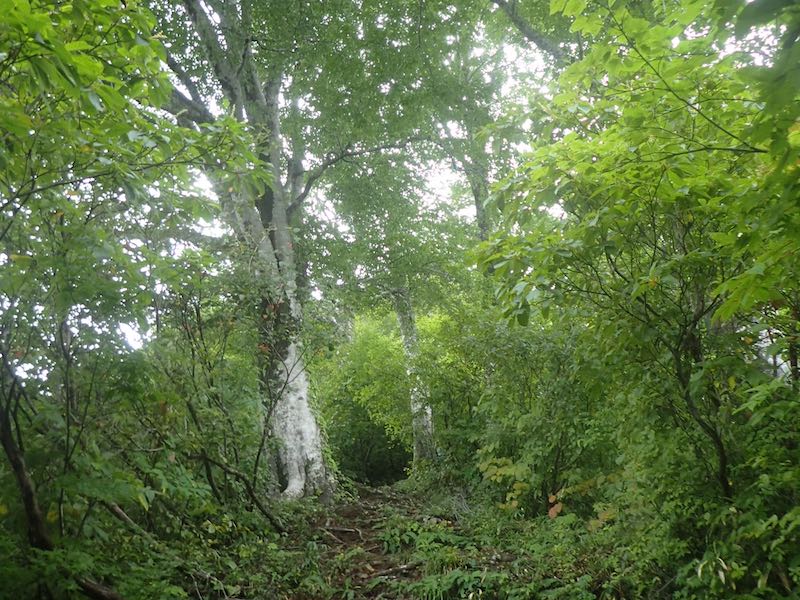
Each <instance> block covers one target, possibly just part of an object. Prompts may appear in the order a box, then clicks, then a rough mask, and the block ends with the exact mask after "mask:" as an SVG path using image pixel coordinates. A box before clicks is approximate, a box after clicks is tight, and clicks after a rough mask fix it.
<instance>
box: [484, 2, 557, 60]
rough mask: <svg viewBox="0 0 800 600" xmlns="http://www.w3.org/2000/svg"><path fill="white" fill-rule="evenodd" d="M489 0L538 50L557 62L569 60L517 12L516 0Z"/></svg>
mask: <svg viewBox="0 0 800 600" xmlns="http://www.w3.org/2000/svg"><path fill="white" fill-rule="evenodd" d="M491 2H492V3H493V4H495V5H497V6H498V7H499V8H500V9H501V10H502V11H503V12H504V13H506V16H507V17H508V18H509V20H510V21H511V22H512V23H513V24H514V27H516V28H517V31H519V32H520V33H521V34H522V36H523V37H524V38H525V39H526V40H528V41H529V42H530V43H532V44H533V45H534V46H536V47H537V48H539V50H542V51H543V52H547V53H548V54H549V55H550V56H552V57H553V58H555V59H556V61H557V62H559V63H568V62H569V59H568V57H567V55H566V54H565V53H564V51H563V50H562V49H561V48H559V46H558V44H556V43H555V42H553V41H552V40H550V39H549V38H547V37H546V36H545V35H544V34H543V33H541V32H539V31H536V30H535V29H534V28H533V27H532V26H531V24H530V23H529V22H528V21H526V20H525V19H524V18H523V17H522V16H521V15H520V14H519V13H518V12H517V6H516V2H514V3H513V4H509V2H508V1H507V0H491Z"/></svg>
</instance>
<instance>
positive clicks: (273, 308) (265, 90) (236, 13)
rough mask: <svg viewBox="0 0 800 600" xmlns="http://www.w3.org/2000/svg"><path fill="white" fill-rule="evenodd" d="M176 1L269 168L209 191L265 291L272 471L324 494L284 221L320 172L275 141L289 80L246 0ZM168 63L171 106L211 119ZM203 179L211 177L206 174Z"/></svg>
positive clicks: (181, 73)
mask: <svg viewBox="0 0 800 600" xmlns="http://www.w3.org/2000/svg"><path fill="white" fill-rule="evenodd" d="M182 4H183V8H184V9H185V10H186V13H187V15H188V17H189V18H190V20H191V23H192V25H193V29H194V33H195V34H196V36H197V37H196V39H197V42H198V45H199V50H200V51H201V52H202V53H203V54H204V57H205V59H206V60H207V61H208V64H209V66H210V71H211V73H209V74H208V75H209V77H211V78H213V79H215V80H216V83H217V84H218V86H219V89H220V90H221V91H222V93H223V94H224V96H225V98H226V100H227V101H228V103H229V105H230V107H231V110H232V113H233V116H235V117H236V118H237V119H239V120H240V121H243V122H246V123H247V124H248V125H249V127H250V128H251V129H252V130H253V131H254V133H255V137H256V139H257V140H259V142H258V146H257V147H256V149H255V150H256V153H257V155H258V156H259V158H260V159H261V160H262V161H263V163H264V164H265V165H267V168H268V169H270V171H271V172H270V175H271V180H272V183H271V186H270V189H268V190H267V191H266V192H265V193H264V194H261V195H260V196H259V195H257V194H256V193H254V192H253V191H252V190H249V191H248V189H247V188H237V186H235V185H231V183H230V182H228V181H225V180H223V179H222V178H221V177H222V176H220V177H219V178H217V179H218V180H217V181H216V182H215V183H216V185H215V187H216V190H217V194H218V196H219V198H220V203H221V205H222V209H223V214H224V218H225V220H226V221H227V223H228V225H229V226H230V227H231V229H233V231H234V233H235V234H236V236H237V238H238V239H239V241H240V243H242V244H243V245H244V246H245V247H246V248H247V249H248V251H249V253H248V254H249V256H250V257H251V258H252V260H251V261H250V262H249V263H248V269H249V271H250V272H251V274H252V277H253V288H254V289H256V290H262V292H261V293H262V298H261V302H260V304H261V315H260V318H261V332H260V333H261V343H260V345H259V348H258V349H256V348H254V349H253V351H254V352H259V356H260V360H261V362H262V377H261V381H262V387H263V389H264V394H265V395H266V396H267V402H265V405H266V406H267V407H268V410H269V417H270V420H269V426H270V428H271V431H272V433H273V435H274V436H275V437H276V438H277V440H278V444H279V450H278V470H279V472H280V474H281V475H282V476H283V479H284V484H285V485H284V489H283V492H282V495H283V496H284V497H287V498H297V497H300V496H303V495H309V494H317V493H323V494H325V493H327V492H329V491H330V490H331V488H332V486H333V480H332V478H331V477H330V476H329V474H328V471H327V469H326V466H325V462H324V459H323V454H322V437H321V435H320V428H319V425H318V423H317V420H316V417H315V416H314V413H313V411H312V410H311V406H310V403H309V385H308V377H307V374H306V371H305V365H304V361H303V350H302V343H301V341H300V328H301V327H300V326H301V324H302V319H303V314H302V306H301V301H300V298H299V297H298V289H297V287H298V286H297V268H296V264H295V261H296V259H295V255H294V246H293V240H292V229H291V227H290V220H291V215H292V213H293V212H296V211H297V210H298V209H299V207H300V205H301V203H302V201H303V200H304V199H305V197H306V196H307V195H308V193H309V191H310V188H311V185H312V184H313V183H314V181H316V179H318V178H319V177H320V175H321V170H320V172H319V173H316V172H312V173H306V172H305V171H304V170H303V166H302V159H303V157H304V148H303V145H302V142H301V141H300V140H286V139H284V138H283V137H282V134H281V103H280V98H281V93H282V90H283V88H284V85H285V84H286V79H285V76H284V73H283V71H282V69H281V65H280V64H276V65H273V66H270V67H269V68H264V67H257V66H256V60H255V57H254V55H253V51H252V48H251V43H250V42H251V40H250V36H251V33H252V31H253V30H254V24H253V22H252V19H253V16H252V3H251V2H250V1H247V0H244V1H242V2H231V3H230V4H219V3H214V4H213V5H212V4H206V3H202V2H200V0H183V2H182ZM212 6H213V8H212ZM185 58H186V57H185ZM167 62H168V64H169V66H170V68H171V69H172V71H173V73H174V75H175V77H176V78H177V79H178V80H179V81H180V82H181V83H182V84H183V87H184V89H185V90H186V91H185V92H184V91H181V90H175V91H174V93H173V96H172V100H171V103H170V105H169V106H168V110H170V111H171V112H172V113H173V114H175V115H176V117H177V118H178V119H180V120H182V122H184V123H187V124H201V123H208V122H213V121H214V120H215V117H214V116H213V114H212V113H211V110H210V109H209V108H208V106H207V104H208V102H209V101H208V99H206V98H204V97H202V96H201V95H200V93H199V91H198V86H197V85H196V82H195V81H194V80H193V79H192V78H191V77H190V76H188V75H187V73H186V71H185V70H183V69H182V68H181V64H180V60H178V59H177V58H175V57H172V56H168V58H167ZM284 91H285V90H284ZM287 142H288V143H289V144H290V145H291V146H292V148H291V159H290V160H289V161H288V162H287V161H286V160H284V159H283V158H282V156H281V153H282V149H283V148H284V147H285V145H286V143H287ZM325 166H328V165H327V164H326V165H325ZM284 168H285V172H282V169H284ZM209 175H210V177H211V178H212V180H214V179H215V176H214V175H213V173H211V172H210V173H209Z"/></svg>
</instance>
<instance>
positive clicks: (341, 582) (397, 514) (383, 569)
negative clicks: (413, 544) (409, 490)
mask: <svg viewBox="0 0 800 600" xmlns="http://www.w3.org/2000/svg"><path fill="white" fill-rule="evenodd" d="M358 494H359V496H358V498H356V499H353V500H352V501H349V502H346V503H343V504H340V505H339V506H337V507H335V508H334V509H333V510H332V511H331V512H330V513H328V514H326V515H324V516H323V517H322V518H321V519H320V520H319V521H318V523H317V540H318V541H319V543H320V544H321V545H322V547H324V548H326V549H325V550H324V551H323V552H322V553H321V556H320V559H321V561H322V564H321V567H322V571H323V572H324V573H325V575H326V579H327V583H328V584H329V585H330V586H331V588H332V589H333V590H336V592H335V593H334V596H333V597H334V598H354V599H355V598H401V597H404V596H402V595H398V590H399V589H400V588H402V584H403V583H408V582H410V581H413V580H416V579H418V578H419V577H420V576H421V573H420V568H421V566H422V565H421V563H420V561H418V560H408V557H407V556H404V553H403V552H401V551H400V550H401V547H402V545H403V544H404V542H406V541H408V540H406V539H404V536H403V529H404V527H405V528H407V527H408V525H409V524H411V527H410V528H411V529H413V528H414V527H413V524H414V523H417V522H423V521H426V520H428V517H426V516H424V515H423V514H422V512H421V502H420V500H419V499H418V498H415V497H413V496H411V495H408V494H404V493H401V492H398V491H396V490H394V489H392V488H389V487H381V488H373V487H366V486H359V487H358Z"/></svg>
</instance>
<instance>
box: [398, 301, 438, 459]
mask: <svg viewBox="0 0 800 600" xmlns="http://www.w3.org/2000/svg"><path fill="white" fill-rule="evenodd" d="M392 302H393V304H394V309H395V312H396V313H397V322H398V324H399V326H400V336H401V337H402V339H403V350H404V351H405V356H406V372H407V373H408V378H409V381H410V382H411V394H410V396H411V397H410V403H411V429H412V433H413V436H414V462H415V463H416V462H419V461H420V460H433V459H434V458H435V457H436V446H435V444H434V440H433V412H432V411H431V407H430V404H429V403H428V391H427V390H426V389H425V386H424V384H423V383H422V381H421V379H420V377H419V373H417V370H416V367H415V364H416V360H417V356H418V355H419V342H418V337H417V324H416V321H415V319H414V309H413V307H412V305H411V294H410V293H409V291H408V288H407V287H401V288H398V289H395V290H393V292H392Z"/></svg>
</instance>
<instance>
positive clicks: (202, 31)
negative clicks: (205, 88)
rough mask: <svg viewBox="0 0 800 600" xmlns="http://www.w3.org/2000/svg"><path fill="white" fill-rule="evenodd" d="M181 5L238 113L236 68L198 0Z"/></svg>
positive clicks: (240, 91) (238, 87) (240, 98)
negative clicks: (184, 8)
mask: <svg viewBox="0 0 800 600" xmlns="http://www.w3.org/2000/svg"><path fill="white" fill-rule="evenodd" d="M183 5H184V6H185V7H186V11H187V12H188V13H189V17H190V18H191V19H192V23H194V28H195V30H196V31H197V35H198V36H199V38H200V43H201V45H202V46H203V49H204V50H205V54H206V58H207V59H208V61H209V63H211V68H212V69H213V70H214V74H215V75H216V76H217V79H218V80H219V83H220V85H221V86H222V89H223V91H224V92H225V95H226V96H228V99H229V100H230V101H231V104H232V105H233V106H234V108H235V109H236V110H237V113H238V111H239V108H240V107H241V104H242V87H241V84H240V83H239V79H238V77H237V76H236V69H234V68H233V65H231V63H230V62H229V61H228V57H227V53H226V52H225V50H224V49H223V48H222V46H221V45H220V40H219V36H218V34H217V29H216V27H214V25H213V23H212V22H211V19H210V18H209V17H208V14H207V13H206V11H205V9H204V8H203V6H202V4H201V3H200V0H183Z"/></svg>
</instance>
